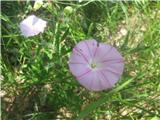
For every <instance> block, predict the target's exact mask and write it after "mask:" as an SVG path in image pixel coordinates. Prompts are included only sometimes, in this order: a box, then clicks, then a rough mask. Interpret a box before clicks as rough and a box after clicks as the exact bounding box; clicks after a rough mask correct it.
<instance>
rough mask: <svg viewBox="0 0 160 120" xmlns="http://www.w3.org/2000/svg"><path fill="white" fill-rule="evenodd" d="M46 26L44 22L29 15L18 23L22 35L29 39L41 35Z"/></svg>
mask: <svg viewBox="0 0 160 120" xmlns="http://www.w3.org/2000/svg"><path fill="white" fill-rule="evenodd" d="M46 24H47V22H46V21H44V20H42V19H40V18H38V17H36V16H35V15H30V16H28V17H27V18H26V19H24V20H23V21H22V22H21V23H20V29H21V32H22V35H24V36H25V37H30V36H34V35H38V34H39V33H43V31H44V28H45V27H46Z"/></svg>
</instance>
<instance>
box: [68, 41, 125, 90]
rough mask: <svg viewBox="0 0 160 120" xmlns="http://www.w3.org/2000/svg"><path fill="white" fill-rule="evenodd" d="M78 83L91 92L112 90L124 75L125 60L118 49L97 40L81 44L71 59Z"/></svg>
mask: <svg viewBox="0 0 160 120" xmlns="http://www.w3.org/2000/svg"><path fill="white" fill-rule="evenodd" d="M69 68H70V71H71V72H72V74H73V75H74V76H76V78H77V80H78V82H79V83H80V84H81V85H83V86H84V87H85V88H87V89H89V90H91V91H101V90H105V89H109V88H112V87H113V86H114V84H115V83H116V82H117V81H118V79H119V78H120V76H121V75H122V72H123V68H124V60H123V57H122V56H121V54H120V53H119V52H118V51H117V49H116V48H114V47H112V46H110V45H107V44H104V43H98V42H97V41H96V40H85V41H81V42H79V43H78V44H77V45H76V46H75V47H74V49H73V52H72V55H71V57H70V59H69Z"/></svg>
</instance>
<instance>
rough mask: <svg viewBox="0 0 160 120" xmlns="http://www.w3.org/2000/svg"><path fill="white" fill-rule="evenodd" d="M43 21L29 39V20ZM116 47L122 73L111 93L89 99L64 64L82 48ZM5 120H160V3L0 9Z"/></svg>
mask: <svg viewBox="0 0 160 120" xmlns="http://www.w3.org/2000/svg"><path fill="white" fill-rule="evenodd" d="M32 14H34V15H36V16H38V17H40V18H42V19H43V20H45V21H47V22H48V23H47V27H46V29H45V31H44V33H41V34H39V35H37V36H34V37H29V38H26V37H24V36H22V35H21V32H20V28H19V24H20V22H21V21H22V20H23V19H24V18H26V17H27V16H28V15H32ZM90 38H94V39H97V41H99V42H104V43H107V44H110V45H113V46H115V47H116V48H117V49H118V50H119V51H120V52H121V54H122V55H123V57H124V59H125V69H124V73H123V75H122V77H121V79H120V80H119V82H118V83H117V84H116V86H115V87H114V88H112V89H111V90H105V91H101V92H91V91H88V90H87V89H85V88H84V87H83V86H81V85H80V84H79V83H78V82H77V81H76V78H75V77H74V76H73V75H72V74H71V72H70V71H69V67H68V60H69V56H70V54H71V51H72V48H73V47H74V46H75V44H76V43H78V42H79V41H81V40H84V39H90ZM0 79H1V91H0V96H1V102H2V104H1V111H2V113H1V117H2V120H68V119H69V120H76V119H82V120H83V119H84V120H159V119H160V1H148V0H141V1H139V0H133V1H112V0H111V1H100V0H90V1H83V0H79V1H69V0H68V1H58V0H53V1H52V0H48V1H40V0H39V2H38V3H36V2H35V1H29V0H27V1H1V76H0Z"/></svg>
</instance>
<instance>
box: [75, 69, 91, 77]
mask: <svg viewBox="0 0 160 120" xmlns="http://www.w3.org/2000/svg"><path fill="white" fill-rule="evenodd" d="M91 71H92V70H88V71H86V72H85V73H83V74H82V75H80V76H77V78H79V79H80V78H81V77H83V76H85V75H87V74H88V73H89V72H91Z"/></svg>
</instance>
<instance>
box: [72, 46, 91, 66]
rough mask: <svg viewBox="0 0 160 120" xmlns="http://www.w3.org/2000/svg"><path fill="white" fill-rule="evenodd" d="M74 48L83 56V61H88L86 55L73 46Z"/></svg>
mask: <svg viewBox="0 0 160 120" xmlns="http://www.w3.org/2000/svg"><path fill="white" fill-rule="evenodd" d="M74 49H75V50H76V51H77V52H79V53H80V54H81V55H82V56H83V58H84V59H85V61H86V62H87V63H89V62H88V59H87V57H86V56H85V55H84V54H83V53H81V52H80V51H79V50H78V49H77V48H74Z"/></svg>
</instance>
